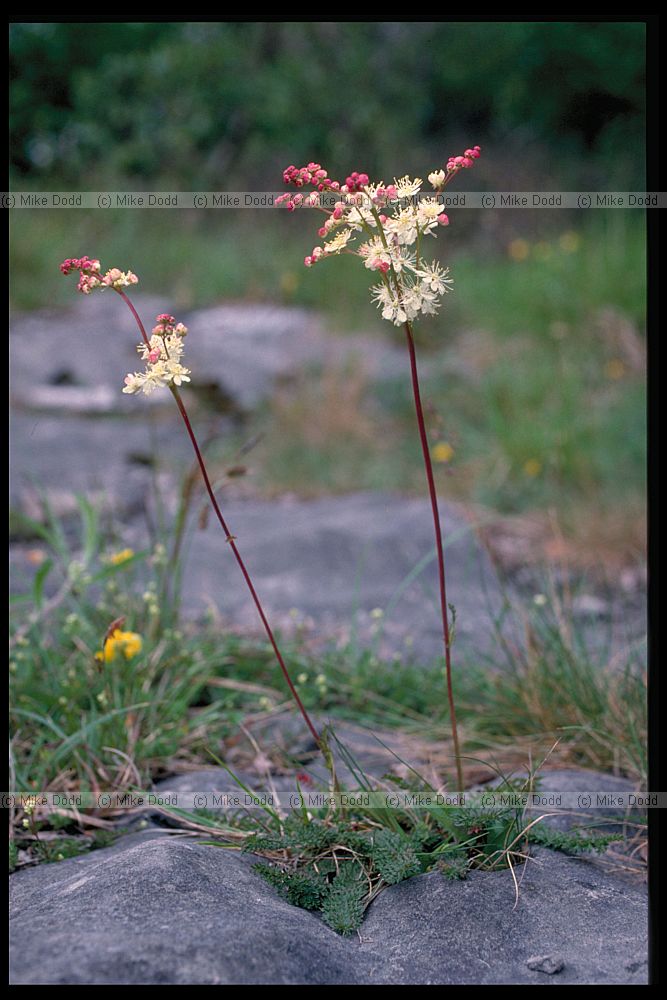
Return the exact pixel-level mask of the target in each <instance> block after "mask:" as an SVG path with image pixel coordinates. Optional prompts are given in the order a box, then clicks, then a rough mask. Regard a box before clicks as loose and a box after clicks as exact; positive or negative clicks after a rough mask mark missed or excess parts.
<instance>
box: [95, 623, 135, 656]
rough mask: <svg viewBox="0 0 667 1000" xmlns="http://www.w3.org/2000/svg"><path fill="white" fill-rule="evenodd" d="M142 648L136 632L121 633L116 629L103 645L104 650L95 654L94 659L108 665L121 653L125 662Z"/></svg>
mask: <svg viewBox="0 0 667 1000" xmlns="http://www.w3.org/2000/svg"><path fill="white" fill-rule="evenodd" d="M142 646H143V640H142V638H141V636H140V635H138V634H137V633H136V632H121V630H120V629H119V628H117V629H114V631H113V632H112V633H111V635H110V636H109V638H108V639H107V640H106V642H105V643H104V649H102V650H99V651H98V652H97V653H95V659H96V660H98V661H100V662H102V661H105V662H106V663H110V662H111V661H112V660H113V659H115V657H116V654H117V653H122V654H123V656H124V657H125V659H126V660H131V659H132V657H133V656H136V655H137V653H140V652H141V647H142Z"/></svg>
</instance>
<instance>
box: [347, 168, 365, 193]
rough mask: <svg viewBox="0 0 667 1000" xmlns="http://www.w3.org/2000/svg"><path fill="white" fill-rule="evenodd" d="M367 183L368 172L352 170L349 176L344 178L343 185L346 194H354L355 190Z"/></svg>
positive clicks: (360, 188) (359, 189)
mask: <svg viewBox="0 0 667 1000" xmlns="http://www.w3.org/2000/svg"><path fill="white" fill-rule="evenodd" d="M367 184H368V174H360V173H357V171H356V170H354V171H353V172H352V173H351V174H350V176H349V177H346V178H345V187H346V188H347V192H346V193H347V194H356V192H357V191H361V190H362V189H363V188H365V187H366V185H367Z"/></svg>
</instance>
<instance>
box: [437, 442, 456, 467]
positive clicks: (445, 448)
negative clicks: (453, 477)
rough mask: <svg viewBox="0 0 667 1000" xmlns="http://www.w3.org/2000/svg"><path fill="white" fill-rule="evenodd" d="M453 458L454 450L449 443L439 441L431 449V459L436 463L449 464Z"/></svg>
mask: <svg viewBox="0 0 667 1000" xmlns="http://www.w3.org/2000/svg"><path fill="white" fill-rule="evenodd" d="M453 457H454V449H453V448H452V446H451V444H450V443H449V441H439V442H438V444H436V446H435V447H434V449H433V458H434V460H435V461H436V462H449V461H451V459H452V458H453Z"/></svg>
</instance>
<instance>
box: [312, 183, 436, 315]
mask: <svg viewBox="0 0 667 1000" xmlns="http://www.w3.org/2000/svg"><path fill="white" fill-rule="evenodd" d="M443 177H444V173H443ZM429 180H430V181H431V183H432V184H433V185H434V186H435V187H438V186H439V183H440V176H439V173H434V174H433V175H432V176H429ZM421 186H422V181H421V179H420V178H419V177H416V178H414V179H411V178H410V177H408V176H406V177H402V178H400V179H396V178H395V179H394V183H393V184H387V185H385V184H384V182H383V181H380V182H379V183H377V184H375V183H370V182H369V183H368V184H365V185H364V187H363V190H355V191H352V192H347V191H346V190H345V189H341V200H340V202H338V204H337V205H336V208H335V209H334V211H332V212H330V213H329V215H328V218H327V220H326V222H325V223H324V225H323V226H322V228H321V229H320V230H319V235H320V236H323V237H328V238H327V239H326V242H325V243H324V245H323V246H317V247H315V248H314V249H313V251H312V254H311V255H310V256H308V257H306V259H305V261H304V263H305V264H306V266H307V267H312V265H313V264H315V263H317V262H318V261H320V260H321V259H323V258H324V257H329V256H332V255H335V254H340V253H342V252H351V253H355V254H357V255H358V256H360V257H361V258H362V259H363V262H364V267H366V268H367V269H368V270H370V271H377V272H378V273H380V274H381V275H382V284H380V285H376V286H375V287H374V288H373V289H372V294H373V298H374V300H375V302H376V303H377V305H378V307H379V308H380V309H381V311H382V316H383V317H384V318H385V319H386V320H389V321H390V322H392V323H395V324H396V325H397V326H398V325H401V324H402V323H405V322H406V321H408V322H409V321H411V320H413V319H415V318H416V317H417V316H418V315H419V314H420V313H422V314H426V315H434V314H435V313H437V311H438V307H439V304H440V303H439V299H440V296H441V295H442V294H443V293H445V292H448V291H449V290H450V287H451V284H452V281H451V279H450V278H449V277H447V274H448V272H447V270H443V268H442V267H440V265H439V264H438V263H437V262H436V261H433V262H432V263H431V264H430V265H428V266H427V265H425V263H424V262H423V261H422V260H421V259H420V256H419V253H420V241H421V238H422V237H423V236H429V235H431V236H435V230H436V229H437V227H438V226H446V225H448V223H449V219H448V218H447V216H446V214H445V213H444V211H443V206H442V202H441V201H440V200H439V199H438V198H437V197H433V196H430V197H424V198H419V197H418V195H419V193H420V191H421ZM299 197H300V196H299V195H297V196H296V198H295V199H294V200H295V201H296V199H298V198H299ZM313 197H314V198H315V199H317V200H318V201H319V196H318V195H316V194H315V195H314V196H313V195H309V196H308V197H307V198H306V199H304V203H307V204H311V205H312V204H315V201H314V200H313ZM360 235H363V236H364V237H365V242H363V243H360V244H357V245H356V246H355V245H354V241H355V240H356V238H357V237H358V236H360Z"/></svg>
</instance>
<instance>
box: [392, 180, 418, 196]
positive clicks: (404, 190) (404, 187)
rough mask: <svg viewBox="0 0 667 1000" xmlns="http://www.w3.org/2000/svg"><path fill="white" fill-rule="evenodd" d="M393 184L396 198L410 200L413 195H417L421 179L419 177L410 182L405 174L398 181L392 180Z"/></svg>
mask: <svg viewBox="0 0 667 1000" xmlns="http://www.w3.org/2000/svg"><path fill="white" fill-rule="evenodd" d="M394 184H395V186H396V197H397V198H412V197H414V195H416V194H419V191H420V189H421V186H422V179H421V177H415V179H414V180H410V178H409V177H408V175H407V174H406V175H405V177H401V179H400V181H399V180H396V178H394Z"/></svg>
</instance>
